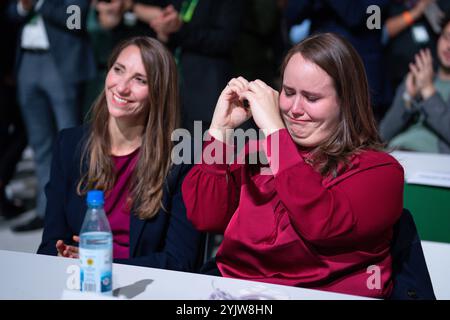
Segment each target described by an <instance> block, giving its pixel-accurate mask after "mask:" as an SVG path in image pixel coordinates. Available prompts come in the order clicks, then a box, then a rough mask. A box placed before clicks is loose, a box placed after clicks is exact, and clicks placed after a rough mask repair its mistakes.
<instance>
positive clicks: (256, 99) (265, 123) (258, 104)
mask: <svg viewBox="0 0 450 320" xmlns="http://www.w3.org/2000/svg"><path fill="white" fill-rule="evenodd" d="M278 96H279V93H278V91H276V90H274V89H272V88H271V87H270V86H268V85H267V84H265V83H264V82H263V81H261V80H255V81H252V82H250V83H249V85H248V90H247V91H244V92H242V93H241V97H243V98H245V99H247V101H248V103H249V106H250V109H251V111H252V115H253V120H254V121H255V123H256V125H257V126H258V127H259V128H260V129H262V130H264V133H265V135H266V136H268V135H270V134H272V133H273V132H276V131H278V130H280V129H282V128H284V127H285V126H284V123H283V120H282V119H281V115H280V108H279V105H278Z"/></svg>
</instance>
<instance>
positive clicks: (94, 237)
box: [80, 231, 112, 250]
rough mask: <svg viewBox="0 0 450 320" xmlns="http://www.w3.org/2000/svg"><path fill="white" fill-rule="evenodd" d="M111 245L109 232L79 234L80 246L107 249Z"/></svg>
mask: <svg viewBox="0 0 450 320" xmlns="http://www.w3.org/2000/svg"><path fill="white" fill-rule="evenodd" d="M111 246H112V235H111V233H110V232H99V231H95V232H86V233H82V234H81V235H80V247H81V248H85V249H93V250H95V249H109V248H111Z"/></svg>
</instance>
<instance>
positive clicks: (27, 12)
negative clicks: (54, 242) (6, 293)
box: [8, 0, 95, 232]
mask: <svg viewBox="0 0 450 320" xmlns="http://www.w3.org/2000/svg"><path fill="white" fill-rule="evenodd" d="M89 3H90V1H89V0H38V1H34V0H17V1H11V2H10V6H9V11H8V12H9V15H8V17H9V19H11V21H13V22H14V23H16V24H18V25H20V29H19V35H20V41H18V42H17V45H18V48H17V52H18V54H17V55H16V67H17V89H18V99H19V104H20V108H21V111H22V116H23V119H24V123H25V128H26V130H27V134H28V142H29V144H30V146H31V148H32V150H33V153H34V160H35V163H36V175H37V185H38V186H37V195H36V198H37V200H36V202H37V203H36V215H35V217H33V218H32V219H31V220H30V221H26V222H25V223H24V224H21V225H17V226H15V227H13V231H16V232H21V231H29V230H35V229H41V228H42V227H43V223H44V214H45V203H46V199H45V194H44V186H45V184H46V183H47V182H48V179H49V174H50V163H51V155H52V153H51V150H52V145H53V142H54V140H55V137H56V135H57V133H58V131H59V130H61V129H64V128H69V127H74V126H77V125H79V124H80V122H81V119H80V118H81V101H82V96H83V90H82V89H83V86H84V83H85V81H87V80H88V79H91V78H93V77H94V75H95V62H94V55H93V52H92V48H91V46H90V43H89V37H88V34H87V32H86V15H87V12H88V9H89ZM71 5H75V6H77V7H78V9H79V11H76V12H78V13H79V16H78V17H77V18H76V19H72V18H70V15H69V14H68V13H67V9H68V8H69V6H71ZM74 21H78V22H79V25H78V26H77V25H75V26H72V25H71V23H72V22H74ZM69 26H70V28H69Z"/></svg>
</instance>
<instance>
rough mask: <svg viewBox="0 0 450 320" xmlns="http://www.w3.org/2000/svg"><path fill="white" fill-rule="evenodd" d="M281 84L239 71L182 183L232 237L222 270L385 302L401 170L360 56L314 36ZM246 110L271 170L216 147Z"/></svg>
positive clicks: (224, 143)
mask: <svg viewBox="0 0 450 320" xmlns="http://www.w3.org/2000/svg"><path fill="white" fill-rule="evenodd" d="M282 79H283V83H282V88H281V92H280V93H278V92H277V91H275V90H273V89H272V88H270V87H269V86H267V85H266V84H265V83H263V82H262V81H259V80H256V81H251V82H249V81H247V80H246V79H244V78H242V77H240V78H236V79H232V80H231V81H230V82H229V83H228V85H227V86H226V88H225V89H224V90H223V91H222V94H221V96H220V97H219V100H218V102H217V105H216V110H215V113H214V117H213V119H212V124H211V127H210V129H209V135H210V136H211V141H209V142H208V143H207V144H205V145H204V148H203V162H201V163H200V164H197V165H196V166H194V168H193V169H192V170H191V171H190V172H189V173H188V175H187V176H186V178H185V180H184V182H183V186H182V193H183V199H184V202H185V204H186V208H187V214H188V218H189V219H190V220H191V221H192V222H193V224H194V225H195V226H196V227H197V228H198V229H200V230H202V231H210V232H221V233H222V232H223V233H224V239H223V242H222V244H221V246H220V248H219V250H218V252H217V255H216V260H215V261H216V264H217V268H218V270H219V272H220V274H221V275H222V276H225V277H233V278H240V279H247V280H255V281H262V282H270V283H276V284H283V285H291V286H301V287H308V288H315V289H321V290H329V291H335V292H341V293H347V294H355V295H362V296H370V297H380V298H384V297H388V296H389V294H390V292H391V290H392V279H391V274H392V258H391V255H390V244H391V239H392V234H393V226H394V224H395V223H396V221H397V220H398V219H399V217H400V215H401V212H402V208H403V183H404V180H403V170H402V167H401V166H400V165H399V163H398V162H397V161H396V160H395V159H394V158H393V157H391V156H389V155H388V154H386V153H384V152H382V151H381V150H382V145H381V143H380V139H379V136H378V133H377V130H376V125H375V122H374V118H373V113H372V109H371V105H370V101H369V88H368V84H367V78H366V75H365V71H364V67H363V64H362V62H361V59H360V57H359V56H358V54H357V53H356V51H355V50H354V49H353V47H352V46H351V45H350V44H349V43H348V42H347V41H346V40H345V39H343V38H341V37H339V36H337V35H334V34H319V35H315V36H312V37H310V38H308V39H306V40H304V41H302V42H301V43H299V44H297V45H296V46H295V47H293V48H292V49H291V50H290V52H289V53H288V54H287V57H286V58H285V62H284V64H283V66H282ZM247 102H248V106H247ZM250 117H253V119H254V121H255V122H256V124H257V125H258V127H259V128H260V129H262V130H263V131H264V133H265V136H266V137H267V139H266V141H265V143H263V149H262V150H259V151H260V152H261V151H262V153H263V154H264V155H265V156H266V157H267V160H268V161H267V163H268V165H266V166H264V165H263V164H262V163H261V162H262V161H260V163H259V164H256V165H250V164H248V162H247V163H242V162H243V161H234V162H232V163H229V162H225V160H226V159H225V158H226V157H225V155H226V153H222V152H219V151H227V150H229V148H230V147H232V142H233V135H232V129H234V128H236V127H238V126H239V125H240V124H242V123H243V122H244V121H246V120H247V119H249V118H250ZM250 149H251V147H249V145H247V146H246V148H245V157H244V160H245V159H247V160H248V155H249V154H250V153H252V151H251V150H250ZM211 150H212V151H211ZM209 151H211V152H210V153H208V152H209ZM221 154H223V155H224V156H223V159H222V157H221V156H220V155H221ZM211 156H213V159H215V162H214V163H212V161H210V160H211V159H209V160H208V161H205V159H206V157H211ZM221 160H223V161H221ZM241 160H242V158H241Z"/></svg>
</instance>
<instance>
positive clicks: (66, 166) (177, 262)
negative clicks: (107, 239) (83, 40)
mask: <svg viewBox="0 0 450 320" xmlns="http://www.w3.org/2000/svg"><path fill="white" fill-rule="evenodd" d="M179 114H180V112H179V102H178V84H177V70H176V65H175V62H174V60H173V58H172V56H171V55H170V53H169V52H168V51H167V50H166V49H165V48H164V47H163V46H162V45H161V44H160V43H159V42H158V41H156V40H154V39H151V38H148V37H136V38H131V39H129V40H126V41H124V42H123V43H121V44H120V45H119V46H118V47H117V48H116V49H115V50H114V51H113V53H112V55H111V58H110V64H109V72H108V74H107V76H106V80H105V87H104V90H103V91H102V93H101V94H100V96H99V97H98V99H97V100H96V102H95V103H94V106H93V109H92V120H91V123H89V124H87V125H85V126H82V127H78V128H72V129H68V130H63V131H62V132H61V133H60V136H59V139H58V141H57V143H56V145H55V151H54V156H53V161H52V170H51V177H50V182H49V183H48V185H47V188H46V192H47V199H48V200H47V212H46V216H45V227H44V234H43V239H42V243H41V245H40V247H39V250H38V253H43V254H52V255H56V254H58V255H61V256H65V257H72V258H76V257H77V256H78V247H77V245H76V243H77V241H78V234H79V232H80V228H81V225H82V222H83V219H84V214H85V212H86V205H85V196H86V193H87V191H88V190H92V189H101V190H103V191H104V192H105V211H106V214H107V217H108V220H109V223H110V225H111V229H112V233H113V256H114V259H115V262H119V263H127V264H134V265H143V266H149V267H157V268H167V269H175V270H184V271H193V270H194V267H195V264H196V262H197V256H198V253H199V251H200V250H199V245H200V234H199V233H198V232H197V231H196V230H195V229H194V228H193V226H192V225H191V223H190V222H189V221H188V220H187V218H186V211H185V207H184V203H183V200H182V197H181V182H182V180H183V178H184V176H185V175H186V173H187V172H188V170H189V168H190V167H189V166H188V165H184V164H182V165H174V164H173V163H172V160H171V151H172V148H173V143H172V141H171V138H170V137H171V134H172V132H173V130H175V129H176V128H177V126H178V121H179V119H178V116H179Z"/></svg>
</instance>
